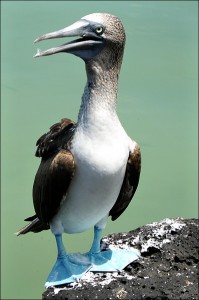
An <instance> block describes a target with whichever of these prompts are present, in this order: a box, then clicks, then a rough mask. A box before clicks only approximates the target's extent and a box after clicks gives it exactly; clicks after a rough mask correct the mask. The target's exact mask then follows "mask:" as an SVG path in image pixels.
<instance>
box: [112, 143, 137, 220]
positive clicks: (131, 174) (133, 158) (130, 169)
mask: <svg viewBox="0 0 199 300" xmlns="http://www.w3.org/2000/svg"><path fill="white" fill-rule="evenodd" d="M140 170H141V152H140V148H139V146H138V144H136V146H135V148H134V150H133V151H132V152H130V154H129V158H128V162H127V166H126V172H125V176H124V180H123V184H122V187H121V190H120V193H119V196H118V198H117V201H116V202H115V204H114V206H113V208H112V209H111V210H110V213H109V215H110V216H111V217H112V221H114V220H116V219H117V218H118V217H119V216H120V215H121V214H122V213H123V212H124V211H125V209H126V208H127V206H128V205H129V203H130V202H131V199H132V198H133V195H134V193H135V191H136V189H137V186H138V182H139V178H140Z"/></svg>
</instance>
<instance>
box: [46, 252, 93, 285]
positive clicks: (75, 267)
mask: <svg viewBox="0 0 199 300" xmlns="http://www.w3.org/2000/svg"><path fill="white" fill-rule="evenodd" d="M70 257H71V255H67V254H65V255H64V256H62V257H58V258H57V261H56V263H55V265H54V267H53V268H52V271H51V272H50V274H49V276H48V278H47V281H46V284H45V287H46V288H48V287H49V286H53V285H60V284H66V283H72V282H77V281H79V279H80V278H81V277H82V276H83V275H84V274H85V273H86V272H87V271H88V270H89V269H90V268H91V264H88V263H80V262H79V261H77V262H75V259H74V260H73V261H71V259H70Z"/></svg>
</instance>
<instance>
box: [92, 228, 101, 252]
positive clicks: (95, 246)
mask: <svg viewBox="0 0 199 300" xmlns="http://www.w3.org/2000/svg"><path fill="white" fill-rule="evenodd" d="M101 233H102V229H101V228H99V227H97V226H95V227H94V239H93V243H92V246H91V248H90V251H89V253H90V254H94V253H100V238H101Z"/></svg>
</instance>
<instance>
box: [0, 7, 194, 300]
mask: <svg viewBox="0 0 199 300" xmlns="http://www.w3.org/2000/svg"><path fill="white" fill-rule="evenodd" d="M1 4H2V7H1V8H2V15H1V17H2V23H1V42H2V43H1V45H2V49H1V50H2V51H1V71H2V88H1V122H2V123H1V175H2V177H1V192H2V193H1V247H2V249H1V250H2V251H1V255H2V257H1V272H2V273H1V298H2V299H41V294H42V292H43V291H44V283H45V280H46V278H47V275H48V273H49V271H50V269H51V267H52V265H53V263H54V261H55V258H56V255H57V253H56V245H55V241H54V237H53V236H52V234H51V233H50V231H48V232H42V233H40V234H28V235H26V236H21V237H16V236H15V235H14V232H16V231H17V230H18V229H19V228H20V227H22V226H23V225H24V222H23V219H24V218H25V217H28V216H30V215H32V214H33V205H32V196H31V194H32V184H33V180H34V176H35V173H36V171H37V168H38V165H39V159H38V158H36V157H34V152H35V142H36V140H37V139H38V137H40V136H41V135H42V134H43V133H44V132H46V131H47V130H48V128H49V127H50V126H51V125H52V124H54V123H55V122H57V121H59V120H60V119H61V118H63V117H69V118H71V119H74V120H76V119H77V113H78V109H79V105H80V99H81V94H82V91H83V88H84V85H85V80H86V75H85V71H84V63H83V61H81V60H80V59H79V58H77V57H75V56H72V55H70V54H68V55H66V54H65V55H63V54H57V55H54V56H51V57H45V58H40V59H33V54H35V53H36V50H37V47H38V46H39V47H41V49H42V50H44V49H47V48H50V47H52V46H57V45H60V44H62V43H64V42H65V40H63V39H61V40H58V39H57V40H51V41H46V42H43V43H41V44H40V45H38V46H37V45H33V40H34V39H35V38H36V37H38V36H40V35H41V34H43V33H47V32H51V31H54V30H57V29H61V28H63V27H65V26H67V25H70V24H72V23H73V22H74V21H76V20H78V19H80V18H81V17H82V16H84V15H87V14H89V13H93V12H109V13H112V14H115V15H117V16H119V17H120V18H121V20H122V22H123V24H124V27H125V29H126V35H127V43H126V49H125V55H124V60H123V65H122V70H121V76H120V82H119V95H118V106H117V108H118V115H119V117H120V119H121V122H122V124H123V126H124V127H125V129H126V131H127V132H128V134H129V135H130V136H131V137H132V138H133V139H135V140H136V141H137V142H138V143H139V144H140V146H141V150H142V173H141V179H140V184H139V187H138V190H137V192H136V195H135V197H134V200H133V201H132V203H131V204H130V206H129V208H128V209H127V210H126V211H125V212H124V213H123V215H122V216H121V217H120V218H119V219H118V220H117V221H115V222H111V221H109V222H108V224H107V227H106V229H105V230H104V234H108V233H112V232H120V231H128V230H131V229H134V228H136V227H138V226H141V225H143V224H146V223H150V222H153V221H159V220H161V219H163V218H173V217H183V218H192V217H197V186H198V180H197V149H198V146H197V136H198V135H197V111H198V110H197V105H198V104H197V96H198V95H197V86H198V78H197V66H198V61H197V51H198V46H197V45H198V31H197V27H198V26H197V25H198V24H197V21H198V15H197V11H198V8H197V1H1ZM92 234H93V232H92V229H91V230H90V231H88V232H86V233H83V234H78V235H65V236H64V243H65V244H66V245H67V249H68V250H69V251H86V250H88V248H89V246H90V243H91V240H92Z"/></svg>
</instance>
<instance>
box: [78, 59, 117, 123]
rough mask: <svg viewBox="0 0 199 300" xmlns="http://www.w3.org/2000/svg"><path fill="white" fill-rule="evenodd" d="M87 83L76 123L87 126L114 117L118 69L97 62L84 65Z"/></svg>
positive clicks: (115, 115)
mask: <svg viewBox="0 0 199 300" xmlns="http://www.w3.org/2000/svg"><path fill="white" fill-rule="evenodd" d="M86 71H87V83H86V86H85V89H84V93H83V96H82V103H81V107H80V111H79V116H78V124H79V125H80V126H87V125H90V124H91V123H95V124H96V123H97V122H98V121H99V119H100V122H104V121H105V122H106V120H107V118H108V119H110V118H111V119H114V118H116V117H117V114H116V99H117V87H118V76H119V70H118V69H114V70H113V69H107V68H104V66H101V65H100V64H99V63H96V64H95V63H92V65H91V66H90V65H86Z"/></svg>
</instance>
